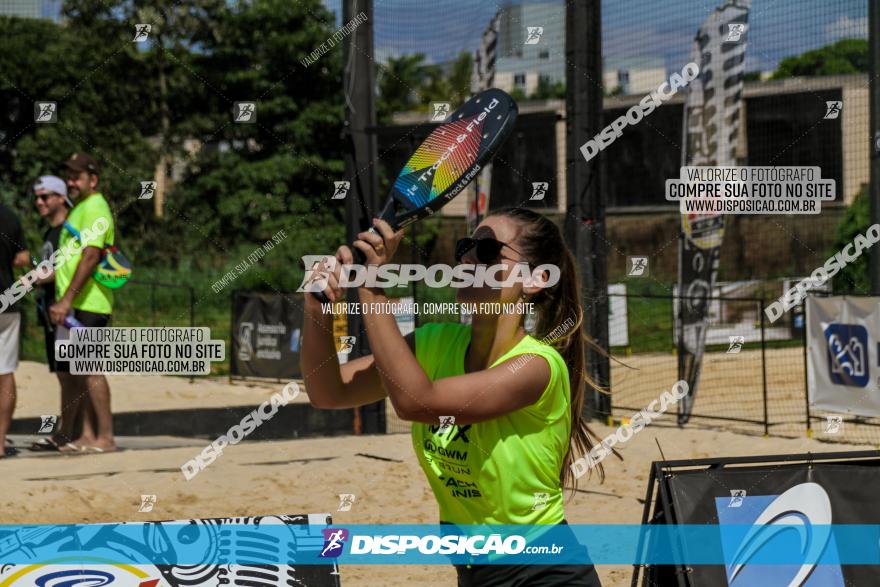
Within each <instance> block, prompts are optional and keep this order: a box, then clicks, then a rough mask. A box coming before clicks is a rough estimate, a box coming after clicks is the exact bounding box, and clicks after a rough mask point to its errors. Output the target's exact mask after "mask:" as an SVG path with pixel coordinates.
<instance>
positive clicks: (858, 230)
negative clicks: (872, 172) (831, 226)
mask: <svg viewBox="0 0 880 587" xmlns="http://www.w3.org/2000/svg"><path fill="white" fill-rule="evenodd" d="M870 216H871V203H870V199H869V198H868V187H867V186H863V187H862V189H861V191H860V192H859V194H858V195H857V196H856V198H855V200H853V203H852V204H850V206H849V208H847V209H846V212H845V213H844V215H843V217H842V218H841V220H840V223H839V224H838V226H837V238H836V239H835V241H834V245H833V250H832V251H830V252H829V254H828V256H829V257H830V256H831V255H833V254H834V253H836V252H838V251H841V250H843V248H844V247H845V246H846V245H848V244H850V243H851V242H853V239H854V238H855V237H856V235H858V234H865V231H866V230H868V226H869V225H870V224H871V222H870ZM870 252H871V251H865V252H863V253H862V255H861V256H859V258H858V259H856V260H855V261H853V262H852V263H849V264H847V266H846V267H845V268H844V269H843V270H842V271H840V272H838V273H837V275H835V276H834V278H833V280H832V284H833V286H834V291H835V292H839V293H849V292H856V293H863V292H869V291H871V280H870V277H869V274H868V258H869V253H870Z"/></svg>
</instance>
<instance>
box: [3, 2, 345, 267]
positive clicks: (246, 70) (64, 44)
mask: <svg viewBox="0 0 880 587" xmlns="http://www.w3.org/2000/svg"><path fill="white" fill-rule="evenodd" d="M63 14H64V17H65V22H64V24H62V25H58V24H55V23H52V22H49V21H45V20H33V19H18V18H5V17H4V18H0V35H2V36H0V38H2V39H3V41H2V50H0V72H2V75H0V103H2V104H0V107H2V108H3V111H4V112H5V116H4V117H2V118H0V198H2V199H3V200H4V201H6V202H8V203H12V204H14V205H15V207H16V208H17V209H18V211H19V212H20V213H21V214H22V216H23V217H24V220H25V224H26V225H27V226H28V228H29V229H30V238H31V245H32V246H33V245H35V244H36V239H37V236H36V235H37V234H39V233H40V232H41V231H42V230H43V228H44V227H43V226H41V225H40V224H39V222H38V221H37V219H36V215H35V214H34V213H33V212H32V208H33V205H32V199H31V194H30V191H29V187H30V183H31V181H32V179H33V178H34V177H35V176H36V175H39V174H42V173H58V172H59V171H60V165H61V163H62V162H63V161H64V160H65V159H66V158H67V157H68V156H69V155H70V154H71V153H72V152H74V151H85V152H88V153H90V154H92V155H94V156H95V157H96V158H97V159H98V160H99V161H100V162H101V163H102V166H103V169H104V172H103V174H102V177H101V184H102V185H101V188H102V191H104V193H105V194H106V195H107V197H108V200H109V201H110V202H111V205H112V207H113V209H114V213H115V214H116V215H117V222H118V223H119V226H120V232H121V234H122V236H123V245H124V246H125V247H126V248H127V249H128V250H127V253H128V252H130V256H131V257H132V258H133V261H134V263H135V266H136V267H137V266H144V265H151V266H165V267H168V266H178V265H181V264H182V265H184V266H189V267H205V268H208V267H210V268H212V269H217V268H222V267H225V266H226V265H229V264H230V263H231V264H233V265H234V264H235V263H236V262H237V261H238V260H240V259H239V257H238V256H237V255H239V254H240V252H241V251H247V252H249V251H250V250H252V249H253V248H254V246H256V245H259V244H261V243H263V242H264V241H265V240H267V239H268V238H269V237H271V236H272V234H274V233H275V232H276V231H277V230H279V229H280V228H286V229H287V233H288V234H290V235H293V234H296V235H297V236H296V238H291V239H289V240H290V243H288V244H287V245H285V246H284V247H279V248H278V249H276V250H275V251H273V254H272V255H271V257H272V258H273V259H275V262H277V263H280V264H289V262H290V261H292V259H293V258H294V257H296V256H297V254H304V253H299V251H298V250H297V249H298V248H299V247H300V246H301V245H303V244H308V245H310V246H311V247H312V248H315V247H319V246H320V247H326V248H327V249H328V250H329V249H330V248H331V247H333V246H335V245H338V243H339V242H340V240H341V238H342V236H343V233H344V231H343V225H342V222H341V220H342V207H341V206H333V207H330V206H327V204H326V201H327V198H328V195H329V194H330V193H331V190H332V186H333V180H335V179H338V178H340V177H341V174H342V169H343V165H342V152H343V150H344V146H343V145H342V141H341V139H340V131H341V129H342V122H343V98H342V88H341V83H340V80H341V78H342V67H341V51H342V48H341V46H340V45H338V44H337V45H336V46H335V47H334V48H333V49H331V50H330V51H328V52H327V53H326V54H325V55H323V56H321V57H320V58H319V59H318V60H317V62H316V63H313V64H310V65H309V66H308V67H306V66H303V65H302V64H301V63H300V58H301V57H302V56H305V55H308V54H309V53H311V52H312V51H313V50H315V49H316V48H317V47H319V46H320V45H321V43H323V42H325V41H326V40H327V39H328V38H329V37H330V36H331V35H332V34H333V31H334V28H335V27H334V19H333V15H332V14H331V13H330V12H329V11H328V10H327V9H326V8H324V6H323V5H322V4H321V2H320V1H319V0H300V1H297V2H289V1H287V0H253V1H251V2H225V1H224V0H150V1H149V2H147V1H145V0H66V2H65V4H64V7H63ZM138 23H150V24H151V27H152V30H151V31H150V36H149V38H148V41H147V42H144V43H133V42H132V39H133V37H134V32H135V24H138ZM38 100H39V101H42V100H46V101H56V102H57V103H58V113H59V117H58V122H57V123H56V124H39V125H37V124H35V123H34V122H33V103H34V101H38ZM248 101H249V102H255V103H256V110H257V120H256V123H254V124H238V123H234V122H233V120H232V119H233V105H234V102H248ZM185 143H187V144H195V145H197V146H199V147H200V149H198V150H197V151H196V152H191V151H187V150H185V149H184V144H185ZM163 152H164V153H167V154H169V155H170V156H171V159H170V160H172V161H174V162H175V165H176V173H177V174H179V175H180V179H179V181H177V182H176V183H175V184H174V185H173V186H172V188H171V189H170V191H169V192H168V194H167V196H166V202H167V205H166V208H165V209H166V216H165V217H164V218H156V217H155V215H154V214H153V204H152V202H150V201H144V200H138V198H137V197H138V195H139V194H140V182H141V181H147V180H151V179H152V178H153V177H154V174H155V170H156V165H157V162H158V161H159V160H160V159H159V158H160V155H161V154H162V153H163ZM281 250H283V251H284V253H283V254H282V255H281V256H279V253H278V252H277V251H281ZM310 252H314V251H310ZM267 262H269V256H267ZM297 265H298V262H297Z"/></svg>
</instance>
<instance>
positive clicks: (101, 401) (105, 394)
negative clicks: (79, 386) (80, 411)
mask: <svg viewBox="0 0 880 587" xmlns="http://www.w3.org/2000/svg"><path fill="white" fill-rule="evenodd" d="M83 378H84V379H85V384H86V387H87V389H88V392H89V399H90V400H91V404H92V407H94V409H95V418H96V419H95V428H96V430H97V436H96V437H95V440H94V442H82V444H83V445H84V446H92V447H97V448H100V449H103V450H113V449H115V448H116V442H115V441H114V439H113V413H112V412H111V411H110V384H109V383H107V378H106V377H104V376H103V375H85V376H83Z"/></svg>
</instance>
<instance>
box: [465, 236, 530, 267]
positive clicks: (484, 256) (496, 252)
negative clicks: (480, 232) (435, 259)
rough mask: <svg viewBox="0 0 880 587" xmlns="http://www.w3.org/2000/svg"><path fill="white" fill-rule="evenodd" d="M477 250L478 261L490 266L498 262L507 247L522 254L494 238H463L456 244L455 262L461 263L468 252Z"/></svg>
mask: <svg viewBox="0 0 880 587" xmlns="http://www.w3.org/2000/svg"><path fill="white" fill-rule="evenodd" d="M474 247H476V248H477V260H478V261H479V262H480V263H482V264H483V265H490V264H492V263H494V262H495V261H497V260H498V257H499V256H500V255H501V249H503V248H504V247H507V248H508V249H510V250H511V251H513V252H514V253H517V254H519V255H520V256H521V255H522V253H520V252H519V251H517V250H516V249H514V248H513V247H511V246H510V245H509V244H507V243H503V242H501V241H500V240H496V239H494V238H488V237H487V238H470V237H467V238H462V239H458V242H457V243H455V262H456V263H461V259H462V257H464V256H465V255H466V254H467V253H468V251H470V250H471V249H473V248H474Z"/></svg>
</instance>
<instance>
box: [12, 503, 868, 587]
mask: <svg viewBox="0 0 880 587" xmlns="http://www.w3.org/2000/svg"><path fill="white" fill-rule="evenodd" d="M790 497H791V498H792V499H798V498H808V497H809V496H807V493H804V494H803V495H796V496H790ZM774 499H775V498H774V497H773V496H754V497H746V500H748V501H746V502H744V503H743V505H742V506H741V507H740V508H739V509H736V511H735V512H734V510H733V509H732V508H727V507H726V505H725V506H724V507H721V506H719V507H720V509H719V512H722V514H721V516H720V517H721V519H722V522H724V523H722V524H717V525H705V524H701V525H693V524H691V525H657V526H650V525H646V526H641V525H638V524H631V525H626V524H601V525H600V524H593V525H589V524H584V525H581V524H576V525H557V526H450V525H399V524H394V525H391V524H387V525H329V526H325V527H319V526H314V527H311V528H309V532H308V533H302V532H300V533H299V534H295V533H294V532H293V531H292V530H291V528H290V527H288V526H287V525H285V524H273V523H268V524H235V523H230V524H224V525H223V526H222V527H219V526H218V527H208V526H198V525H194V524H188V523H180V522H169V523H159V522H157V523H130V524H100V525H95V524H82V525H45V526H0V566H3V565H34V564H38V565H53V564H54V565H95V564H103V565H133V566H143V565H160V566H162V565H176V566H192V565H208V566H211V565H294V566H299V565H332V564H336V563H338V564H357V565H362V564H382V565H389V564H420V565H425V564H450V563H451V564H584V563H593V564H615V565H620V564H648V565H654V564H688V565H726V566H731V565H736V564H738V563H745V562H748V564H749V565H755V564H757V565H804V564H809V565H880V525H876V524H875V525H860V524H853V525H831V524H810V523H809V522H808V521H805V520H802V519H800V518H798V516H797V515H795V514H790V515H788V516H786V517H782V518H778V519H776V520H775V521H773V522H772V523H761V524H756V523H755V522H756V521H758V518H757V517H756V516H757V513H758V512H759V511H762V510H763V511H766V510H767V506H768V504H770V503H773V502H774ZM725 501H726V500H725ZM792 511H794V510H792ZM218 537H219V538H220V540H219V541H218V540H215V538H218ZM217 544H222V545H225V547H221V548H212V547H211V546H210V545H215V546H216V545H217ZM878 569H880V567H878ZM2 584H3V582H2V576H0V585H2Z"/></svg>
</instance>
